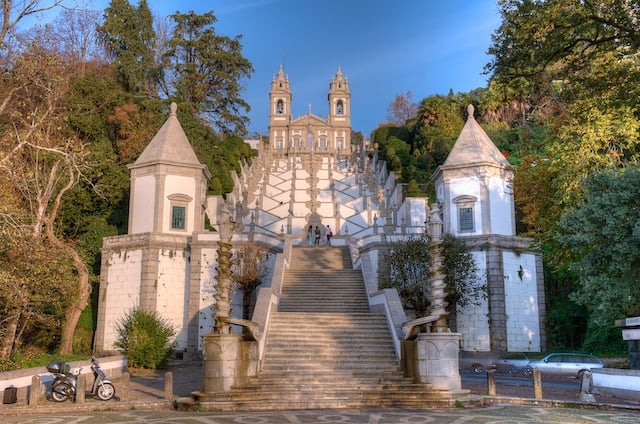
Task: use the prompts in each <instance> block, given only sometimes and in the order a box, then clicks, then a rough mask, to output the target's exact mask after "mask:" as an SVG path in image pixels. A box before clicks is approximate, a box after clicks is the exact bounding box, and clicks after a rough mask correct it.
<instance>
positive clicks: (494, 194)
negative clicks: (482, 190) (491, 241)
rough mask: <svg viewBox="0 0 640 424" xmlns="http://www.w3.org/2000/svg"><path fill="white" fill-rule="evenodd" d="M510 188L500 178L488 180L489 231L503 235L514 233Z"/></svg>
mask: <svg viewBox="0 0 640 424" xmlns="http://www.w3.org/2000/svg"><path fill="white" fill-rule="evenodd" d="M511 193H512V189H511V188H510V187H509V186H508V183H507V182H506V181H504V180H503V179H502V178H497V177H492V178H491V179H490V180H489V201H490V202H491V203H490V205H491V207H490V209H491V233H492V234H501V235H505V236H512V235H515V223H514V216H513V195H512V194H511Z"/></svg>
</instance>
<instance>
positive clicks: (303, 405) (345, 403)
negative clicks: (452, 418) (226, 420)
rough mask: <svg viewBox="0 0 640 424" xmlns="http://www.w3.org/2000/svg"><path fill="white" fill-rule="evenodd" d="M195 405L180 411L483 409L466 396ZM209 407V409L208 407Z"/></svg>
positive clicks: (217, 399)
mask: <svg viewBox="0 0 640 424" xmlns="http://www.w3.org/2000/svg"><path fill="white" fill-rule="evenodd" d="M194 397H195V399H194V402H185V403H181V402H178V404H179V405H181V408H182V409H187V408H188V407H189V405H191V408H192V409H195V408H197V407H198V403H197V402H198V401H202V403H201V404H200V406H199V407H200V408H203V407H204V409H207V408H208V407H210V408H211V409H212V410H213V409H215V410H217V411H240V412H242V411H286V410H296V409H365V408H367V409H371V408H373V409H392V408H406V409H413V408H415V409H424V408H453V407H455V406H459V405H462V406H463V407H467V406H468V407H472V406H477V407H479V406H482V397H480V396H469V394H468V392H466V391H460V392H436V391H434V392H430V393H429V394H428V393H424V396H420V397H419V398H417V399H416V398H406V397H404V396H400V397H399V398H390V399H387V398H386V397H385V396H384V393H381V394H379V395H378V396H369V397H368V398H366V399H356V398H354V397H352V396H351V395H350V394H349V393H345V394H343V395H340V396H335V397H332V398H330V397H324V398H321V399H318V398H316V396H315V395H314V396H313V397H309V398H307V399H292V400H289V399H288V398H287V397H286V394H284V395H283V396H279V397H277V398H275V399H266V400H262V399H259V398H256V397H252V398H250V399H245V400H235V399H233V395H232V394H229V395H225V394H220V395H218V396H211V395H208V396H206V398H200V397H199V396H197V394H196V395H195V396H194ZM209 405H210V406H209Z"/></svg>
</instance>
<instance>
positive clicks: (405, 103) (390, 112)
mask: <svg viewBox="0 0 640 424" xmlns="http://www.w3.org/2000/svg"><path fill="white" fill-rule="evenodd" d="M417 112H418V105H417V104H416V103H414V101H413V94H411V91H407V92H406V93H401V94H396V96H395V97H394V98H393V101H392V102H391V103H390V104H389V107H387V122H388V123H390V124H392V125H398V126H400V125H405V124H406V123H407V121H409V120H410V119H413V118H415V117H416V113H417Z"/></svg>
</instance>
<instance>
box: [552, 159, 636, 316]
mask: <svg viewBox="0 0 640 424" xmlns="http://www.w3.org/2000/svg"><path fill="white" fill-rule="evenodd" d="M638 181H640V168H639V167H638V166H627V167H625V168H623V169H621V170H608V171H603V172H600V173H597V174H593V175H590V176H589V177H587V178H586V179H585V180H584V182H583V184H582V185H581V191H582V195H583V201H582V202H581V204H580V205H579V206H578V207H577V208H575V209H572V210H570V211H568V212H566V213H565V214H563V216H562V217H561V219H560V223H559V227H560V232H559V233H558V235H557V238H558V241H559V243H560V245H561V246H562V247H563V248H565V249H567V250H568V251H569V252H570V258H569V259H570V263H571V268H572V270H573V271H574V273H575V275H576V277H577V278H578V283H579V284H578V286H577V289H576V291H575V292H574V293H573V294H572V298H573V299H574V300H575V301H576V302H578V303H579V304H581V305H584V306H586V307H587V308H589V310H590V311H591V313H592V315H591V318H592V321H593V322H594V323H596V324H597V325H599V326H608V327H612V324H613V321H614V320H615V319H620V318H625V317H628V316H637V315H640V294H639V293H638V290H637V288H638V285H639V284H640V280H639V277H638V276H639V275H640V253H639V252H640V185H639V184H638Z"/></svg>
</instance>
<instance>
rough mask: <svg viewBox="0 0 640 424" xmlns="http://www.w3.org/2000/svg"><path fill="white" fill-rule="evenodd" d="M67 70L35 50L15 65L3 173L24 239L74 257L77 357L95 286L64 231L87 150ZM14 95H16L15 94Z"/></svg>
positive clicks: (68, 338)
mask: <svg viewBox="0 0 640 424" xmlns="http://www.w3.org/2000/svg"><path fill="white" fill-rule="evenodd" d="M71 75H72V73H71V72H70V71H69V68H68V65H67V64H65V63H64V62H63V61H62V60H61V59H60V58H59V57H57V56H56V55H53V54H50V53H48V52H47V51H44V50H42V48H41V47H40V46H38V45H32V46H30V48H29V50H27V51H25V52H24V53H23V54H22V55H20V57H18V58H17V59H16V61H15V62H14V66H13V68H12V69H11V72H10V78H7V79H6V80H5V81H6V82H7V84H8V85H9V90H7V92H10V93H12V95H13V96H14V97H15V98H19V99H21V101H18V102H11V103H10V104H8V105H7V109H6V112H7V113H6V114H4V115H3V118H2V119H0V128H1V129H2V131H1V132H0V151H1V156H0V172H1V173H2V176H3V177H4V178H6V181H7V182H9V183H10V184H12V186H13V187H14V189H15V190H16V192H17V193H19V194H20V202H21V204H22V207H23V208H24V209H25V211H26V216H27V222H26V223H25V224H26V226H25V227H24V228H23V229H22V234H25V235H26V234H27V233H28V234H31V235H32V237H33V238H34V239H35V240H38V239H40V240H42V241H41V242H42V243H44V238H46V240H47V242H48V243H50V245H51V246H54V247H55V248H56V249H57V250H58V252H59V254H62V255H65V256H66V257H67V258H69V259H70V260H71V261H72V263H73V266H74V268H75V271H76V273H77V277H76V281H77V291H76V293H75V295H74V296H73V297H70V298H68V299H66V301H67V302H68V304H67V308H66V310H65V314H64V324H63V326H62V336H61V344H60V352H61V353H63V354H67V353H71V352H72V349H73V347H72V343H73V333H74V331H75V327H76V324H77V322H78V319H79V317H80V313H81V312H82V309H84V307H85V306H86V305H87V302H88V299H89V294H90V292H91V287H90V285H89V281H88V270H87V267H86V264H85V263H84V261H83V259H82V257H81V256H80V255H79V253H78V251H77V250H76V249H75V246H74V245H73V243H71V242H70V241H69V240H65V238H64V236H62V235H61V234H60V232H59V230H60V226H59V219H58V216H59V213H60V207H61V204H62V201H63V199H64V197H65V196H66V195H68V193H69V192H70V190H72V189H73V188H74V187H75V186H77V185H78V184H79V181H80V180H81V179H83V178H84V170H85V168H86V157H87V155H86V149H85V146H84V143H82V141H81V140H80V139H79V138H78V137H77V135H76V134H74V133H73V132H72V131H70V128H69V127H68V125H67V122H66V114H67V113H68V109H67V104H66V99H67V96H68V93H69V90H70V86H71ZM13 90H15V91H13Z"/></svg>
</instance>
